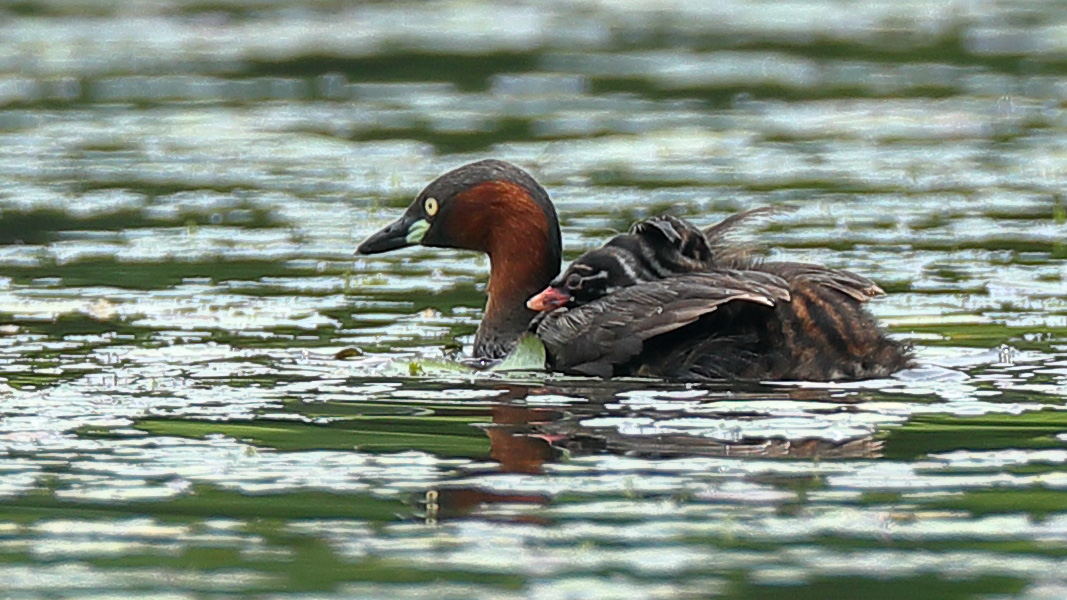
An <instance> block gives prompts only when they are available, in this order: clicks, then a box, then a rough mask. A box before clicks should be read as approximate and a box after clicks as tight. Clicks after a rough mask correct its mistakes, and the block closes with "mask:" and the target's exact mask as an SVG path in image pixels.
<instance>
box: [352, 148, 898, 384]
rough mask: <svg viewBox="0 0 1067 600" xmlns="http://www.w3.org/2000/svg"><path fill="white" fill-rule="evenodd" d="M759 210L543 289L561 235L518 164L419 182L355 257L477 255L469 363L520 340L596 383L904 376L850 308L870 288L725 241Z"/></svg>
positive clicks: (684, 225)
mask: <svg viewBox="0 0 1067 600" xmlns="http://www.w3.org/2000/svg"><path fill="white" fill-rule="evenodd" d="M768 212H771V209H756V210H753V211H748V212H745V213H741V214H739V215H734V216H733V217H730V218H727V219H725V220H724V221H722V222H720V223H718V224H716V225H713V226H712V227H709V228H707V229H705V230H704V231H701V230H700V229H699V228H697V227H696V226H694V225H692V224H691V223H688V222H687V221H684V220H682V219H678V218H676V217H670V216H661V217H654V218H652V219H648V220H646V221H643V222H640V223H638V224H636V225H635V226H634V228H633V229H632V230H631V232H630V233H628V234H624V235H620V236H617V237H616V238H614V239H612V240H611V241H609V242H608V244H606V245H605V246H604V247H602V248H599V249H597V250H593V251H590V252H588V253H586V254H584V255H583V256H581V257H579V258H578V259H577V260H575V261H574V263H572V265H571V266H570V268H568V270H567V271H566V272H565V273H564V275H563V276H561V277H559V278H558V279H554V278H556V275H557V274H558V273H559V268H560V254H561V237H560V230H559V221H558V219H557V217H556V211H555V208H554V207H553V205H552V202H551V201H550V200H549V197H548V194H547V192H545V190H544V188H542V187H541V186H540V185H539V184H538V183H537V182H536V181H535V180H534V179H533V178H532V177H531V176H530V175H529V174H527V173H526V172H525V171H523V170H521V169H519V168H518V167H516V166H514V165H511V164H509V163H506V162H503V161H499V160H483V161H479V162H475V163H471V164H468V165H465V166H463V167H460V168H458V169H455V170H453V171H449V172H448V173H445V174H444V175H442V176H440V177H438V178H437V179H435V180H434V181H432V182H431V183H430V184H429V185H428V186H426V188H425V189H423V191H422V192H421V193H420V194H419V195H418V196H417V197H416V199H415V201H414V202H413V203H412V204H411V206H410V207H408V209H407V211H406V212H405V213H404V215H403V216H402V217H401V218H400V219H399V220H397V221H396V222H394V223H393V224H391V225H389V226H387V227H386V228H385V229H383V230H381V231H379V232H378V233H376V234H374V235H372V236H371V237H370V238H368V239H367V240H365V241H364V242H363V243H362V244H360V246H359V249H358V250H357V252H358V253H359V254H376V253H380V252H388V251H390V250H394V249H397V248H402V247H405V246H410V245H413V244H422V245H424V246H437V247H448V248H462V249H468V250H477V251H480V252H484V253H486V254H488V255H489V260H490V265H491V266H490V276H489V289H488V296H489V300H488V303H487V304H486V309H485V316H484V318H483V319H482V322H481V324H480V325H479V326H478V331H477V333H476V334H475V338H474V354H475V356H476V357H479V358H489V359H496V358H502V357H504V356H505V355H507V354H508V353H509V352H510V351H511V350H512V349H513V348H514V347H515V344H516V343H517V341H518V339H519V337H520V336H521V335H522V334H523V333H525V332H526V331H527V330H533V331H535V332H536V334H537V336H538V337H539V338H540V339H541V341H542V342H544V345H545V349H546V354H547V357H548V362H549V366H550V367H552V368H553V369H555V370H559V371H563V372H567V373H576V374H585V375H597V376H601V377H610V376H613V375H643V376H654V377H669V378H682V379H722V378H726V379H807V380H820V381H824V380H833V379H863V378H870V377H881V376H885V375H888V374H890V373H892V372H894V371H897V370H899V369H902V368H904V367H906V366H908V365H909V364H910V356H909V353H908V351H907V350H906V349H905V348H904V347H903V346H902V345H901V344H899V343H897V342H895V341H893V340H890V339H889V338H887V337H886V336H885V334H884V332H883V331H882V330H881V329H880V328H879V327H878V325H877V323H876V322H875V320H874V318H873V317H872V316H871V315H870V313H868V312H867V311H866V310H865V309H864V307H863V306H862V303H864V302H866V301H867V300H869V299H870V298H872V297H874V296H877V295H880V294H882V293H883V292H882V290H881V289H880V288H879V287H878V286H877V285H875V284H874V283H873V282H871V281H870V280H868V279H866V278H864V277H860V276H859V275H855V274H853V273H849V272H848V271H842V270H836V269H829V268H826V267H821V266H818V265H808V264H801V263H788V262H761V261H759V260H756V259H754V258H751V257H750V256H749V255H748V254H747V252H745V251H744V248H743V246H739V245H735V244H732V243H731V242H730V240H729V239H728V237H729V234H730V233H731V232H732V231H733V230H734V229H735V228H736V226H737V225H738V224H740V223H742V222H743V221H745V220H746V219H749V218H750V217H752V216H755V215H762V214H767V213H768ZM546 286H547V287H546ZM541 311H544V312H541Z"/></svg>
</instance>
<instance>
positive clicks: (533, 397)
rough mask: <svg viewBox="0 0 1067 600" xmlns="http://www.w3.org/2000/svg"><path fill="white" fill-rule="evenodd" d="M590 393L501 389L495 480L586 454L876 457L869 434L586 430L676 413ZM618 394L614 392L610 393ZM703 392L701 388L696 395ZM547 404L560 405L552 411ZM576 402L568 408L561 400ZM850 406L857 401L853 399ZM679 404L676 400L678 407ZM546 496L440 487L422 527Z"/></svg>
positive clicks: (813, 394) (732, 396) (812, 398)
mask: <svg viewBox="0 0 1067 600" xmlns="http://www.w3.org/2000/svg"><path fill="white" fill-rule="evenodd" d="M624 385H625V384H623V385H620V386H605V385H604V382H598V385H597V386H595V387H582V386H580V385H566V384H559V385H552V386H521V385H508V386H504V387H503V388H502V389H503V391H504V393H503V394H502V395H501V396H500V397H499V400H500V403H499V404H495V405H493V406H492V407H491V417H492V422H491V424H489V425H487V426H486V435H487V436H488V437H489V441H490V450H489V457H490V458H491V459H492V460H493V461H495V462H496V463H497V472H498V473H500V474H517V475H533V476H536V475H540V474H542V473H544V471H545V466H546V465H548V464H551V463H553V462H556V461H558V460H560V458H561V457H562V456H564V455H566V456H569V457H577V456H590V455H603V454H611V455H619V456H633V457H642V458H680V457H694V456H701V457H722V458H729V457H738V458H741V457H743V458H768V459H803V460H811V459H821V460H822V459H856V458H878V457H881V456H882V452H883V442H882V440H880V439H876V438H875V437H874V436H873V435H860V436H856V437H853V438H851V439H846V440H841V441H830V440H826V439H818V438H807V439H805V438H797V439H789V438H787V437H784V436H773V437H770V436H768V437H758V436H751V435H746V436H744V437H742V438H740V439H738V440H736V441H723V440H721V439H712V438H709V437H704V436H701V435H690V434H688V433H685V432H681V433H679V432H669V433H661V434H656V433H652V434H649V433H642V434H639V435H636V434H633V433H628V432H626V431H624V430H620V429H619V428H615V427H592V426H589V425H586V423H587V422H589V421H591V420H592V419H594V418H601V417H610V416H615V417H646V418H652V419H653V420H655V419H656V418H659V419H660V420H666V419H674V418H677V417H678V416H679V414H680V413H679V412H675V411H671V410H669V407H670V401H669V400H668V401H662V400H661V401H659V402H658V403H657V404H656V405H655V406H654V407H651V408H649V407H642V408H634V407H626V406H622V407H620V404H619V397H618V395H617V394H618V392H619V391H622V390H632V389H633V386H634V384H633V382H630V383H629V387H624ZM616 387H618V388H619V389H615V388H616ZM704 389H706V388H704ZM716 393H717V392H716V391H715V390H711V391H710V392H709V395H708V396H703V397H700V398H698V399H697V400H699V401H701V402H707V401H713V402H714V401H721V400H737V401H739V402H740V401H749V402H751V401H754V400H793V401H798V402H801V401H802V402H820V401H825V402H828V403H832V404H828V406H838V407H840V406H841V405H842V404H848V403H850V402H849V400H845V399H843V398H841V397H834V396H832V395H831V393H830V392H828V391H827V390H813V389H796V390H785V391H775V392H773V393H771V394H769V393H768V392H767V391H766V389H764V390H763V391H742V392H738V391H736V388H735V389H732V390H730V391H729V392H726V393H723V395H722V396H721V397H716ZM553 398H560V402H559V403H558V404H555V405H554V404H553V402H552V399H553ZM568 398H570V399H580V401H574V402H568V401H567V400H566V399H568ZM850 400H854V401H858V400H857V399H856V398H854V397H850ZM683 401H684V400H679V402H680V403H681V402H683ZM721 416H723V417H726V418H729V419H738V420H748V421H752V420H758V419H767V418H770V417H771V415H768V414H766V413H765V412H756V411H752V412H740V411H732V412H730V413H729V414H728V415H721ZM550 503H551V497H550V496H549V495H548V494H541V493H504V492H499V491H490V490H486V489H482V488H479V487H477V486H462V485H459V486H455V487H451V486H448V487H441V488H438V489H435V490H431V492H430V493H428V494H427V496H426V499H425V502H424V504H425V507H426V515H427V520H428V521H434V522H436V521H437V520H439V519H448V518H456V517H462V516H464V515H468V514H471V513H472V512H475V511H478V512H480V513H483V514H482V515H481V516H485V515H484V513H486V512H491V511H492V507H493V506H499V505H503V504H524V505H548V504H550ZM503 518H507V519H508V520H519V521H540V520H541V519H538V518H535V517H532V516H530V515H521V514H520V515H514V514H509V515H508V516H507V517H503Z"/></svg>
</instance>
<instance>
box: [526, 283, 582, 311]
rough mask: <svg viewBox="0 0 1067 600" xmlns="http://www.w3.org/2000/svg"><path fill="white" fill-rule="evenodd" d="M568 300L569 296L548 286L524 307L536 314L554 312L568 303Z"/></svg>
mask: <svg viewBox="0 0 1067 600" xmlns="http://www.w3.org/2000/svg"><path fill="white" fill-rule="evenodd" d="M570 299H571V297H570V294H568V293H566V292H564V291H563V290H560V289H557V288H554V287H551V286H549V287H546V288H545V289H544V290H542V291H541V293H539V294H537V295H536V296H534V297H532V298H530V299H529V300H527V301H526V307H527V308H529V309H530V310H536V311H537V312H545V311H549V310H556V309H557V308H559V307H561V306H563V305H565V304H567V303H568V302H570Z"/></svg>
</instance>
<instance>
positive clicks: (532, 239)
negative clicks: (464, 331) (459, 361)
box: [450, 181, 561, 358]
mask: <svg viewBox="0 0 1067 600" xmlns="http://www.w3.org/2000/svg"><path fill="white" fill-rule="evenodd" d="M537 191H539V192H540V194H541V197H540V198H539V199H538V200H539V201H538V200H535V199H534V197H533V196H532V195H531V193H530V191H528V190H527V189H526V188H525V187H523V186H520V185H517V184H515V183H512V182H507V181H490V182H486V183H483V184H480V185H478V186H475V187H473V188H471V189H470V190H468V191H467V192H464V193H462V194H460V195H457V196H456V198H455V201H454V203H453V204H454V205H453V211H454V212H453V217H459V219H458V221H457V222H456V223H455V226H454V227H450V229H451V232H450V233H451V237H452V238H453V240H454V241H455V242H459V243H458V244H457V245H458V246H460V247H464V248H470V249H472V250H480V251H482V252H485V253H486V254H488V255H489V262H490V265H491V266H490V271H489V289H488V295H489V299H488V302H487V303H486V306H485V315H484V316H483V317H482V322H481V324H480V325H479V326H478V331H477V333H476V334H475V336H474V355H475V356H477V357H479V358H502V357H504V356H505V355H507V354H508V352H510V351H511V350H512V349H513V348H514V347H515V344H516V342H517V341H518V339H519V337H520V336H521V335H522V334H523V333H524V332H526V331H527V329H528V328H529V326H530V321H531V320H532V319H533V317H534V315H536V314H537V313H536V312H534V311H532V310H530V309H528V308H526V301H527V300H528V299H529V298H530V297H531V296H533V295H535V294H537V293H538V292H540V291H541V290H542V289H544V288H545V286H547V285H548V284H549V282H551V281H552V279H553V278H555V277H556V275H558V274H559V267H560V247H561V241H560V233H559V223H558V221H557V219H556V212H555V209H554V208H553V207H552V204H551V203H550V202H549V201H548V196H547V194H544V191H543V190H537ZM450 221H451V219H450Z"/></svg>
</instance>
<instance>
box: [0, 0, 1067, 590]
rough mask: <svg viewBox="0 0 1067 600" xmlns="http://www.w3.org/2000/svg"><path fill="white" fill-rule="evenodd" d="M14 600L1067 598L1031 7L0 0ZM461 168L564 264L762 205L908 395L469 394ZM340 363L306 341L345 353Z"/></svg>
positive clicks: (1042, 129) (1048, 121)
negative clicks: (880, 333)
mask: <svg viewBox="0 0 1067 600" xmlns="http://www.w3.org/2000/svg"><path fill="white" fill-rule="evenodd" d="M0 23H2V25H0V365H2V372H0V456H2V457H3V460H2V461H0V512H2V515H0V558H2V560H0V589H2V590H3V592H4V594H0V595H3V596H4V597H5V598H7V597H11V598H17V599H20V600H21V599H37V598H85V599H88V598H102V597H122V598H182V599H184V598H201V597H204V598H215V597H219V595H220V594H221V595H228V596H233V597H252V598H269V599H283V598H285V599H290V598H292V599H300V600H310V599H312V598H314V599H320V598H321V599H325V598H349V597H367V598H435V599H437V598H457V599H460V598H462V599H464V600H466V599H469V598H488V597H492V598H494V599H501V598H504V599H506V598H549V597H551V598H582V599H586V598H605V599H607V598H622V597H625V598H696V597H708V596H712V597H715V596H720V597H730V598H793V597H797V596H798V595H799V596H803V597H808V596H810V597H827V598H830V597H855V596H861V595H863V596H869V597H875V598H877V597H903V596H908V597H916V598H924V597H929V598H939V599H940V598H972V597H973V598H1031V599H1044V598H1061V597H1064V596H1067V576H1065V575H1064V573H1067V564H1065V563H1064V560H1065V559H1064V558H1063V556H1064V549H1065V547H1067V476H1065V473H1067V471H1065V463H1067V446H1065V443H1067V412H1065V411H1064V406H1065V402H1064V400H1065V398H1067V302H1065V300H1064V298H1065V295H1064V280H1065V277H1067V266H1065V262H1064V260H1065V259H1067V247H1065V246H1064V242H1063V240H1064V239H1065V237H1067V229H1065V228H1067V203H1065V200H1064V196H1063V190H1064V189H1065V188H1067V152H1065V148H1067V136H1065V135H1064V131H1065V127H1067V125H1065V115H1064V111H1063V110H1062V104H1063V100H1064V97H1065V94H1064V89H1065V88H1064V75H1065V74H1067V70H1065V69H1067V62H1065V61H1064V50H1065V48H1067V46H1065V43H1064V39H1065V38H1064V37H1063V35H1062V31H1063V26H1064V24H1065V23H1067V10H1065V9H1064V7H1063V6H1061V5H1060V4H1059V3H1054V2H1030V3H1025V4H1010V3H1001V4H997V3H988V2H969V1H963V2H953V3H939V2H927V1H925V0H916V1H914V2H905V3H901V2H867V3H862V4H856V5H849V6H838V5H836V4H828V3H825V2H821V1H819V0H801V1H797V2H787V3H754V2H747V1H746V2H725V3H724V2H718V3H713V4H708V3H702V2H676V3H672V4H669V5H662V4H661V3H655V2H642V1H638V2H631V3H628V4H626V5H625V6H621V5H620V6H616V5H610V6H609V5H602V4H598V3H592V2H582V1H578V2H573V1H567V2H548V3H539V4H537V5H520V4H500V3H494V4H486V3H478V2H439V3H431V4H408V3H390V2H385V3H372V4H366V5H356V6H350V5H348V4H345V3H334V2H330V1H324V2H307V3H286V4H285V5H281V4H277V3H274V2H260V1H258V0H252V1H248V2H244V1H242V2H231V1H229V0H222V1H219V2H208V3H194V4H189V3H183V2H169V1H160V2H132V3H122V4H118V5H115V4H113V3H107V2H98V1H96V0H31V1H29V2H21V3H17V4H8V5H4V6H0ZM486 156H496V157H500V158H505V159H508V160H511V161H513V162H516V163H519V164H521V165H522V166H524V167H526V168H528V169H530V170H531V171H532V172H534V173H535V174H536V176H537V177H538V178H539V180H541V181H542V183H544V184H545V186H546V188H547V189H548V190H549V192H550V193H551V194H552V196H553V198H554V200H555V201H556V203H557V206H558V209H559V212H560V217H561V222H562V225H563V232H564V245H565V248H566V255H567V257H568V258H573V257H574V256H576V255H577V254H578V253H580V252H581V251H583V250H584V249H588V248H590V247H593V246H595V245H598V244H600V243H601V242H602V241H603V240H604V239H605V238H606V237H609V236H610V235H612V234H614V233H616V232H618V231H621V230H624V229H625V228H627V227H628V226H629V224H630V223H631V222H632V221H633V220H634V219H637V218H641V217H645V216H648V215H651V214H655V213H658V212H662V211H665V210H671V211H673V212H674V213H676V214H679V215H680V216H684V217H687V218H690V219H692V220H694V221H695V222H697V223H712V222H714V221H716V220H719V219H721V218H722V217H724V216H726V215H728V214H732V213H734V212H736V211H738V210H743V209H749V208H754V207H756V206H764V205H778V204H789V205H791V206H794V207H795V208H796V210H793V211H790V212H786V213H783V214H781V215H779V216H778V217H776V218H775V219H774V220H773V221H772V222H768V223H766V224H764V225H763V226H762V228H761V229H759V230H757V231H756V232H754V235H755V236H757V237H758V239H759V240H760V241H761V242H762V243H763V244H765V246H766V247H767V254H768V256H770V257H772V258H787V257H788V258H790V259H801V260H810V261H817V262H822V263H825V264H829V265H832V266H836V267H845V268H849V269H851V270H855V271H857V272H859V273H862V274H864V275H867V276H870V277H872V278H873V279H875V280H876V281H878V283H879V284H880V285H882V286H883V287H884V288H885V289H887V290H888V291H889V292H890V293H889V296H888V297H886V298H883V299H880V300H879V301H878V302H876V303H875V304H874V306H873V307H872V308H873V310H874V311H875V312H876V313H877V314H878V315H879V317H881V318H882V319H883V320H884V321H885V322H886V323H887V324H888V325H889V327H890V330H891V331H892V332H893V334H894V335H895V336H898V337H900V338H902V339H905V340H908V341H910V342H911V343H913V344H915V346H916V347H917V351H918V356H919V359H920V361H919V362H920V366H919V368H916V369H912V370H909V371H907V372H904V373H901V374H899V375H898V376H896V377H894V378H892V379H889V380H881V381H872V382H859V383H854V384H848V385H836V384H797V383H781V382H768V383H767V384H765V385H746V386H736V385H730V384H720V385H701V386H693V385H680V384H673V383H669V382H659V381H650V380H623V381H609V382H605V381H598V380H588V379H578V378H568V377H560V376H555V375H547V374H544V373H533V374H522V373H512V374H500V373H493V374H481V375H474V374H471V373H470V372H469V371H467V370H465V369H463V368H461V367H459V366H457V365H455V364H454V363H449V362H448V359H449V358H451V357H453V356H454V355H455V351H456V349H457V347H458V346H459V345H461V344H466V345H468V346H469V345H470V342H471V336H472V334H473V331H474V327H475V326H476V325H477V323H478V320H479V318H480V315H481V306H482V304H483V303H484V285H485V274H486V272H487V269H488V265H487V261H486V260H485V259H484V258H482V257H476V256H472V255H470V254H467V253H461V252H452V251H439V250H431V249H411V250H407V251H404V252H398V253H394V254H389V255H382V256H374V257H358V258H357V257H354V256H353V251H354V248H355V246H356V244H357V243H358V242H359V241H360V240H361V239H363V238H364V237H365V236H366V235H368V234H369V233H371V232H373V231H375V230H377V229H378V228H379V227H381V226H382V225H384V224H385V223H387V222H389V221H391V220H392V219H394V218H395V217H396V215H397V214H399V212H400V210H401V209H402V207H404V206H406V205H407V203H408V202H409V200H410V198H411V197H412V195H413V194H415V193H416V192H417V191H418V190H419V189H420V188H421V187H422V185H424V184H425V183H426V182H428V181H429V180H430V179H432V178H433V177H434V176H436V175H437V174H439V173H440V172H442V171H444V170H446V169H448V168H451V167H454V166H457V165H459V164H462V163H464V162H468V161H470V160H474V159H478V158H484V157H486ZM339 352H340V353H341V354H340V356H344V357H346V358H344V359H338V358H336V357H337V356H338V355H339V354H338V353H339Z"/></svg>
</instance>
